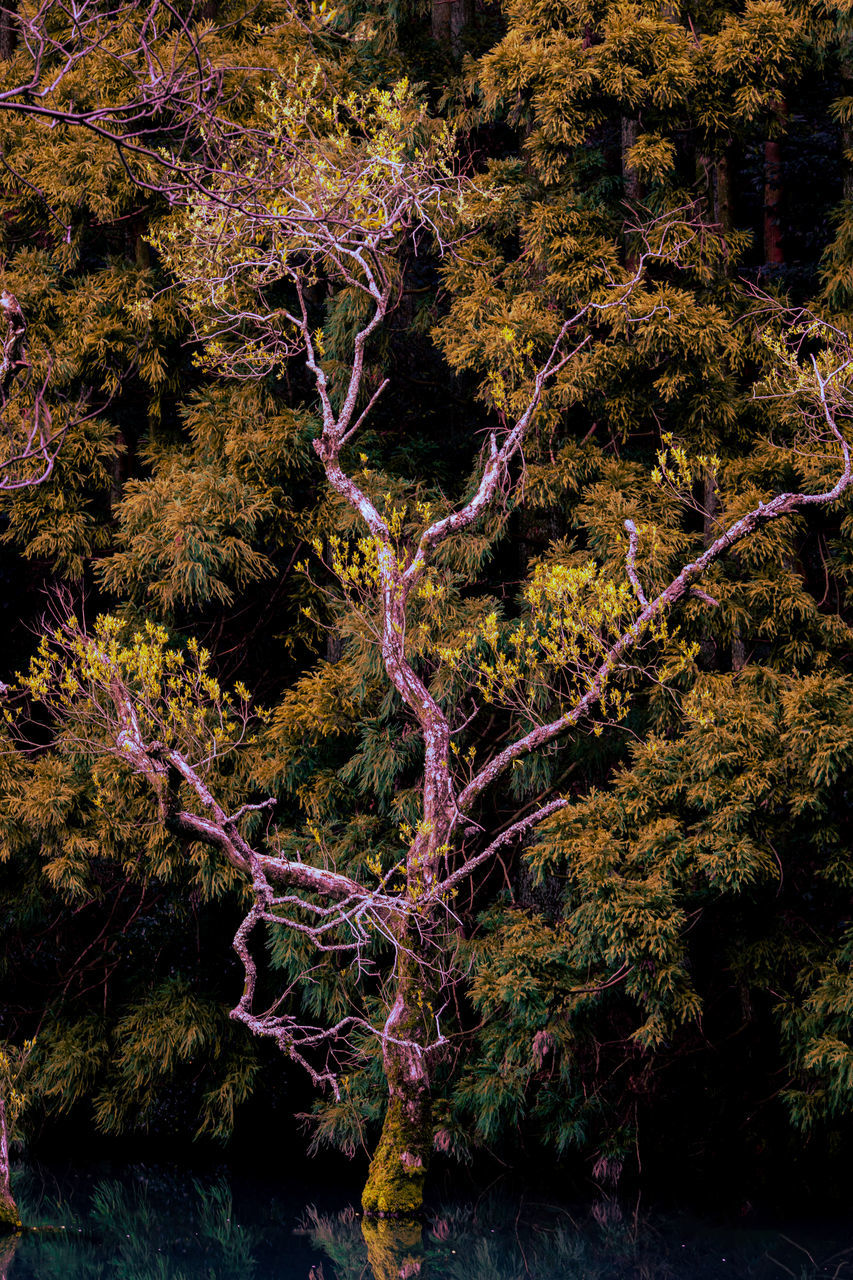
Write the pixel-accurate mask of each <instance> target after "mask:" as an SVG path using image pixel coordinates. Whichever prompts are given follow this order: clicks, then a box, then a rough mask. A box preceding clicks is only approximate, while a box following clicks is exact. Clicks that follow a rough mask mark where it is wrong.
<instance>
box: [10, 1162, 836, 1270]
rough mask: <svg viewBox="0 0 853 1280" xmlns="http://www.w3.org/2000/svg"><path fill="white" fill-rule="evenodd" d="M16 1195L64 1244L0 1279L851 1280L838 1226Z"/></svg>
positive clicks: (177, 1194) (127, 1192) (73, 1184)
mask: <svg viewBox="0 0 853 1280" xmlns="http://www.w3.org/2000/svg"><path fill="white" fill-rule="evenodd" d="M16 1192H17V1194H18V1196H19V1204H20V1205H21V1207H22V1210H24V1218H25V1221H27V1222H28V1223H32V1224H50V1225H51V1226H52V1227H53V1228H64V1229H62V1230H58V1231H57V1230H55V1229H54V1230H51V1231H47V1232H44V1231H36V1232H34V1233H33V1234H28V1235H24V1236H21V1237H6V1238H0V1280H721V1278H722V1277H727V1278H728V1280H782V1278H783V1277H786V1276H788V1277H790V1276H793V1277H794V1278H795V1280H812V1278H814V1280H817V1277H819V1276H821V1277H826V1276H834V1277H835V1280H853V1248H850V1247H848V1245H849V1239H850V1234H849V1228H848V1229H847V1230H846V1232H845V1228H844V1226H843V1225H842V1226H840V1227H839V1228H838V1230H837V1231H835V1232H832V1231H829V1230H827V1229H826V1228H823V1229H822V1231H821V1232H809V1231H807V1230H802V1231H798V1230H796V1229H794V1228H788V1229H786V1230H785V1232H784V1233H783V1232H780V1231H778V1230H769V1229H768V1230H757V1229H755V1228H743V1227H741V1228H732V1227H727V1228H719V1227H711V1226H708V1225H707V1224H702V1223H701V1222H699V1221H698V1220H697V1219H695V1218H690V1217H688V1216H686V1215H679V1216H675V1215H673V1216H670V1217H663V1216H657V1217H655V1216H650V1215H636V1214H633V1213H628V1214H623V1213H622V1212H621V1210H620V1209H619V1206H618V1205H616V1204H615V1203H613V1202H609V1201H600V1202H599V1203H597V1204H595V1205H592V1206H591V1207H590V1206H587V1207H585V1208H583V1209H581V1210H579V1211H578V1212H573V1211H570V1210H568V1209H566V1208H560V1207H555V1206H542V1205H539V1206H529V1205H528V1206H526V1207H525V1206H522V1207H519V1204H518V1202H517V1201H512V1200H509V1199H506V1198H503V1199H501V1198H498V1197H494V1198H491V1199H488V1200H480V1201H479V1202H478V1203H477V1204H476V1206H470V1205H469V1206H465V1205H459V1204H448V1205H446V1206H444V1207H443V1208H440V1209H437V1210H436V1211H435V1212H434V1213H433V1214H432V1215H431V1216H429V1217H428V1218H427V1220H426V1221H425V1223H424V1225H423V1227H421V1226H420V1225H417V1226H415V1225H412V1224H408V1225H402V1224H399V1223H393V1222H388V1221H380V1222H366V1221H364V1220H362V1218H361V1217H360V1215H359V1214H358V1213H357V1212H356V1211H355V1210H353V1209H352V1208H350V1209H345V1210H343V1211H341V1210H340V1209H338V1208H334V1209H331V1208H328V1207H326V1208H318V1207H311V1208H307V1209H306V1208H303V1209H301V1210H299V1209H298V1205H297V1203H296V1202H295V1201H294V1199H293V1197H292V1195H291V1197H290V1199H287V1198H286V1197H285V1196H277V1195H274V1194H272V1193H267V1192H259V1191H258V1190H257V1188H253V1187H252V1186H251V1185H250V1184H248V1183H245V1184H243V1183H241V1182H240V1180H239V1179H234V1180H233V1182H229V1181H228V1180H226V1179H224V1178H220V1179H206V1180H201V1179H196V1180H194V1179H192V1178H188V1177H186V1176H180V1175H174V1174H168V1173H164V1172H162V1171H160V1170H157V1169H151V1168H144V1169H143V1168H140V1169H137V1170H129V1171H128V1172H127V1174H125V1175H123V1176H122V1177H121V1178H101V1179H88V1180H87V1179H83V1178H76V1179H64V1180H60V1179H56V1178H54V1179H50V1180H48V1179H47V1178H46V1177H45V1175H36V1174H35V1173H30V1174H29V1175H23V1176H19V1179H18V1182H17V1186H16ZM235 1200H236V1207H235ZM327 1203H328V1202H327ZM845 1235H846V1238H845ZM833 1236H835V1237H836V1238H835V1239H834V1240H833Z"/></svg>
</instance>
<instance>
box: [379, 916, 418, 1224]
mask: <svg viewBox="0 0 853 1280" xmlns="http://www.w3.org/2000/svg"><path fill="white" fill-rule="evenodd" d="M422 946H423V942H422V940H421V939H420V938H418V937H416V936H415V931H414V930H413V929H411V928H407V929H406V931H405V935H404V936H401V937H400V939H399V948H400V949H399V951H398V971H397V990H396V998H395V1000H394V1004H393V1005H392V1007H391V1012H390V1013H389V1015H388V1019H387V1021H386V1023H385V1030H384V1035H385V1040H384V1044H383V1066H384V1068H385V1079H386V1081H387V1084H388V1107H387V1110H386V1112H385V1120H384V1123H383V1125H382V1134H381V1136H380V1139H379V1144H378V1146H377V1147H376V1150H375V1152H374V1153H373V1159H372V1160H371V1162H370V1170H369V1172H368V1176H367V1183H366V1185H365V1188H364V1193H363V1195H362V1200H361V1203H362V1208H363V1209H364V1211H365V1213H366V1214H369V1215H371V1216H372V1217H380V1218H381V1217H391V1218H406V1217H413V1216H415V1215H416V1214H418V1213H419V1212H420V1210H421V1207H422V1206H423V1196H424V1179H425V1178H426V1173H427V1168H428V1166H429V1158H430V1153H431V1151H432V1097H431V1094H432V1089H431V1084H432V1081H431V1079H430V1071H429V1067H428V1064H427V1058H426V1054H425V1053H424V1051H423V1049H424V1043H425V1033H426V1030H427V1028H426V1025H425V1024H426V1023H427V1021H428V1020H429V1019H430V1009H429V1000H428V997H425V994H424V987H425V983H424V970H423V968H422V966H421V964H420V963H419V959H420V957H419V954H418V953H419V951H420V950H421V948H422ZM425 1006H426V1007H425ZM401 1041H405V1042H406V1043H405V1044H403V1043H400V1042H401Z"/></svg>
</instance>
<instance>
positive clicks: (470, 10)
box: [432, 0, 474, 58]
mask: <svg viewBox="0 0 853 1280" xmlns="http://www.w3.org/2000/svg"><path fill="white" fill-rule="evenodd" d="M473 17H474V3H473V0H432V36H433V39H434V40H436V41H437V42H438V43H439V44H440V45H443V47H444V48H445V49H449V50H450V52H451V53H452V54H453V57H454V58H461V56H462V33H463V32H464V30H465V28H466V27H467V26H468V25H469V23H470V22H471V21H472V19H473Z"/></svg>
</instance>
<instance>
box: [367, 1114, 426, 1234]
mask: <svg viewBox="0 0 853 1280" xmlns="http://www.w3.org/2000/svg"><path fill="white" fill-rule="evenodd" d="M413 1112H414V1114H413ZM420 1113H421V1108H420V1107H419V1106H415V1107H407V1106H406V1105H405V1104H404V1103H403V1102H402V1101H401V1100H400V1099H399V1098H391V1100H390V1101H389V1103H388V1110H387V1111H386V1113H385V1123H384V1124H383V1126H382V1137H381V1138H380V1139H379V1145H378V1147H377V1148H376V1151H375V1152H374V1154H373V1159H372V1160H371V1162H370V1171H369V1172H368V1175H367V1185H366V1186H365V1188H364V1193H363V1195H362V1197H361V1205H362V1208H363V1209H364V1212H365V1214H367V1215H368V1217H374V1218H416V1217H417V1216H418V1214H419V1213H420V1211H421V1209H422V1208H423V1203H424V1178H425V1177H426V1165H427V1156H428V1152H429V1140H430V1137H431V1135H430V1133H429V1132H428V1129H429V1125H428V1122H427V1120H426V1117H424V1116H423V1115H421V1114H420Z"/></svg>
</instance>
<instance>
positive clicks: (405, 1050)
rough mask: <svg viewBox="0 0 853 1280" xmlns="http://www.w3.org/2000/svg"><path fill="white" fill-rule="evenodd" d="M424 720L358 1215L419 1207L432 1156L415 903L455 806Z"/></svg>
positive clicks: (431, 914) (434, 722)
mask: <svg viewBox="0 0 853 1280" xmlns="http://www.w3.org/2000/svg"><path fill="white" fill-rule="evenodd" d="M392 678H393V676H392ZM425 720H426V723H425V724H424V726H423V727H424V739H425V744H426V752H425V781H424V819H423V823H422V827H421V832H420V833H419V834H418V836H417V837H416V839H415V840H414V842H413V843H412V845H411V847H410V849H409V852H408V855H407V859H406V867H407V872H406V879H407V885H406V900H407V904H408V906H409V908H410V911H409V912H408V913H407V914H405V915H403V916H402V917H401V923H400V925H399V926H398V933H397V968H396V975H395V976H396V986H395V992H394V1003H393V1005H392V1006H391V1011H390V1013H389V1015H388V1018H387V1020H386V1022H385V1027H384V1031H383V1055H382V1056H383V1065H384V1068H385V1078H386V1080H387V1082H388V1107H387V1110H386V1112H385V1120H384V1123H383V1126H382V1134H381V1137H380V1139H379V1145H378V1146H377V1148H376V1151H375V1152H374V1155H373V1159H372V1160H371V1162H370V1171H369V1173H368V1178H367V1185H366V1186H365V1188H364V1194H363V1195H362V1207H363V1209H364V1211H365V1213H367V1214H370V1215H375V1216H378V1217H381V1216H387V1217H407V1216H411V1215H413V1214H416V1213H418V1212H419V1211H420V1209H421V1207H422V1205H423V1189H424V1180H425V1178H426V1174H427V1170H428V1168H429V1161H430V1156H431V1154H432V1136H433V1135H432V1130H433V1124H432V1078H431V1077H432V1071H431V1062H430V1058H431V1055H430V1054H429V1053H428V1052H426V1046H427V1045H429V1044H430V1043H431V1042H432V1041H434V1040H435V1039H436V1028H435V1025H434V1024H435V1013H434V1004H435V1001H434V996H435V990H434V988H435V981H434V979H433V977H432V972H433V970H432V967H431V965H430V964H429V963H424V961H425V960H429V959H431V960H432V962H433V964H434V962H435V956H436V955H437V954H439V949H438V948H437V947H436V939H435V936H434V935H435V931H436V927H437V926H436V921H435V908H431V909H428V910H427V911H423V910H419V904H420V903H422V902H423V901H424V900H425V898H426V896H427V895H428V894H429V893H430V892H431V891H432V890H433V889H434V887H435V885H436V883H437V879H438V873H439V864H440V861H441V858H442V856H443V855H444V854H446V852H447V849H448V840H449V838H450V834H451V827H452V815H453V811H454V810H453V802H452V796H451V790H450V779H449V775H448V772H447V759H448V756H449V753H450V735H449V729H448V725H447V721H446V720H445V719H444V717H443V716H442V715H441V713H440V712H439V710H438V708H437V707H434V708H430V710H429V711H427V712H426V713H425ZM401 1042H404V1043H401ZM413 1274H414V1273H413Z"/></svg>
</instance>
